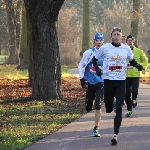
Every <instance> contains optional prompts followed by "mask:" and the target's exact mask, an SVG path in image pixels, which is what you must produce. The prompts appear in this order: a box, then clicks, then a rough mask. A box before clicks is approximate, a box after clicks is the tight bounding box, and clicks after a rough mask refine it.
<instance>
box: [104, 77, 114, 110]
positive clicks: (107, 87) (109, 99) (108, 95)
mask: <svg viewBox="0 0 150 150" xmlns="http://www.w3.org/2000/svg"><path fill="white" fill-rule="evenodd" d="M113 83H114V81H111V80H108V79H105V80H104V102H105V108H106V113H111V112H112V111H113V101H114V95H115V88H114V84H113Z"/></svg>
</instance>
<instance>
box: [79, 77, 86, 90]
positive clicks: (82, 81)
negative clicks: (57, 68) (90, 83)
mask: <svg viewBox="0 0 150 150" xmlns="http://www.w3.org/2000/svg"><path fill="white" fill-rule="evenodd" d="M80 82H81V87H82V88H86V82H85V80H84V78H82V79H80Z"/></svg>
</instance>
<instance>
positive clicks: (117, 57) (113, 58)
mask: <svg viewBox="0 0 150 150" xmlns="http://www.w3.org/2000/svg"><path fill="white" fill-rule="evenodd" d="M111 59H112V61H116V60H121V59H122V56H120V55H116V56H112V57H111Z"/></svg>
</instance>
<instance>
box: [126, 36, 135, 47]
mask: <svg viewBox="0 0 150 150" xmlns="http://www.w3.org/2000/svg"><path fill="white" fill-rule="evenodd" d="M134 42H135V38H134V37H133V36H132V35H128V36H127V45H129V46H130V47H131V48H132V47H133V46H134Z"/></svg>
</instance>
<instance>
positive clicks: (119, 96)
mask: <svg viewBox="0 0 150 150" xmlns="http://www.w3.org/2000/svg"><path fill="white" fill-rule="evenodd" d="M116 82H118V83H117V84H118V86H117V89H116V116H115V118H114V134H116V135H117V134H118V133H119V128H120V126H121V122H122V103H123V101H124V97H125V81H124V80H121V81H116Z"/></svg>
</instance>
